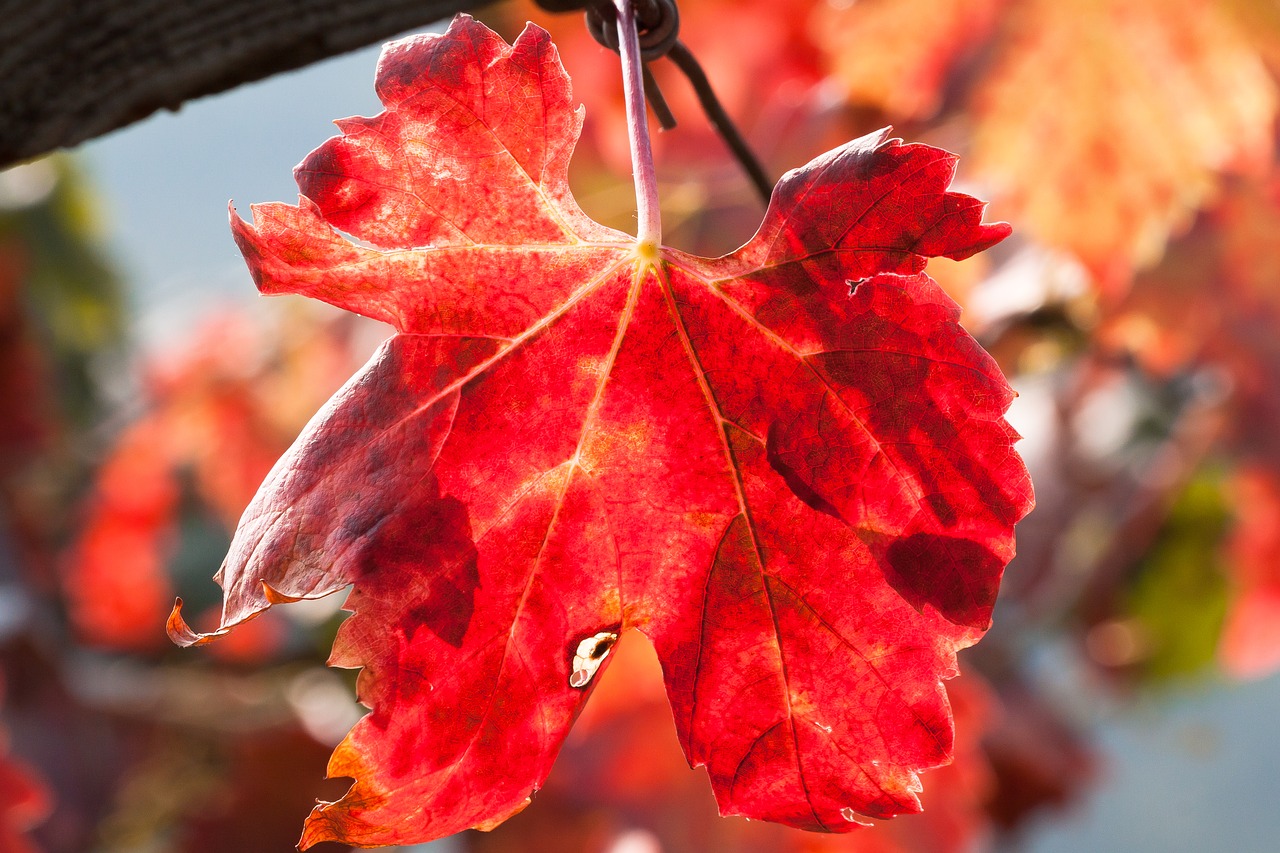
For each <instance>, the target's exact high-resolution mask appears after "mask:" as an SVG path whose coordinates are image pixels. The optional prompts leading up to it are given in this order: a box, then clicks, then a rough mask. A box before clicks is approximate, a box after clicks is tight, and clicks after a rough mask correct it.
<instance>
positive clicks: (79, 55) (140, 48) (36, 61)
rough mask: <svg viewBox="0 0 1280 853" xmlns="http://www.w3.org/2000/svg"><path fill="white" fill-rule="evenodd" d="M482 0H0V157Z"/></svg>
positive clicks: (79, 137) (60, 143)
mask: <svg viewBox="0 0 1280 853" xmlns="http://www.w3.org/2000/svg"><path fill="white" fill-rule="evenodd" d="M481 5H484V0H270V2H263V0H36V2H31V0H0V166H5V165H8V164H11V163H14V162H17V161H20V160H25V159H28V158H31V157H35V156H37V155H39V154H43V153H45V152H48V151H52V150H53V149H55V148H62V147H65V146H69V145H75V144H76V143H79V142H83V141H84V140H86V139H92V138H93V137H95V136H99V135H101V134H103V133H106V132H107V131H110V130H115V129H116V128H118V127H123V126H124V125H126V124H130V123H132V122H135V121H138V120H139V119H142V118H146V117H147V116H149V115H151V114H152V113H153V112H155V111H156V110H159V109H171V110H176V109H177V108H178V107H180V106H182V104H183V103H185V102H186V101H188V100H190V99H192V98H197V97H200V96H201V95H210V94H213V93H215V92H221V91H224V90H226V89H230V88H232V87H234V86H238V85H240V84H241V83H248V82H250V81H253V80H259V79H261V78H263V77H267V76H269V75H271V74H275V73H277V72H280V71H288V70H290V69H293V68H300V67H302V66H304V65H308V64H310V63H312V62H316V61H317V60H320V59H324V58H326V57H329V56H335V55H337V54H340V53H345V52H347V51H350V50H354V49H356V48H359V47H363V46H365V45H368V44H372V43H374V42H376V41H379V40H380V39H384V38H387V37H389V36H393V35H395V34H397V33H401V32H404V31H405V30H410V29H414V28H418V27H423V26H425V25H427V24H430V23H432V22H434V21H438V20H440V19H442V18H447V17H449V16H450V15H452V14H454V13H455V12H458V11H461V10H465V9H470V8H473V7H478V6H481Z"/></svg>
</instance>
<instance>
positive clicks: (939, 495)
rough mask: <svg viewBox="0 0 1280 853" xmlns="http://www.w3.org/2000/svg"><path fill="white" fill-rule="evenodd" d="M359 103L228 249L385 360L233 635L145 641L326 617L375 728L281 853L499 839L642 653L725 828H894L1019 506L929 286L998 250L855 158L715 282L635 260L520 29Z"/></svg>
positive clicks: (1007, 442)
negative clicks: (588, 704) (493, 832)
mask: <svg viewBox="0 0 1280 853" xmlns="http://www.w3.org/2000/svg"><path fill="white" fill-rule="evenodd" d="M377 88H378V92H379V95H380V96H381V98H382V101H383V103H384V104H385V106H386V111H385V112H383V113H382V114H380V115H379V116H377V117H374V118H371V119H368V118H354V119H345V120H343V121H341V122H339V127H340V128H341V129H342V131H343V135H342V136H340V137H336V138H334V139H331V140H330V141H329V142H327V143H325V144H324V145H323V146H321V147H320V148H319V149H317V150H316V151H315V152H313V153H312V154H311V155H309V156H308V157H307V158H306V159H305V160H304V161H303V163H302V164H301V165H300V166H299V167H298V169H297V178H298V182H299V186H300V188H301V190H302V197H301V198H300V200H299V204H298V206H296V207H295V206H291V205H284V204H267V205H257V206H255V207H254V224H253V225H249V224H246V223H245V222H243V221H242V220H241V219H240V218H239V217H236V216H234V215H233V217H232V228H233V231H234V233H235V236H236V239H237V241H238V243H239V244H240V246H241V249H242V251H243V252H244V255H245V257H246V259H247V261H248V264H249V267H250V269H251V271H252V273H253V275H254V278H255V280H256V281H257V283H258V286H259V288H260V289H261V290H262V291H263V292H264V293H300V294H304V295H308V296H312V297H315V298H318V299H322V300H324V301H326V302H330V303H332V304H334V305H338V306H340V307H343V308H347V309H349V310H352V311H355V312H357V313H361V314H364V315H367V316H370V317H374V318H377V319H380V320H383V321H385V322H387V323H389V324H391V325H392V326H393V327H394V328H395V330H396V332H397V334H396V335H394V336H393V337H392V338H391V339H389V340H388V341H387V342H386V343H385V344H383V346H382V347H381V348H380V349H379V350H378V351H377V353H375V354H374V356H373V358H372V360H371V361H370V362H369V363H368V365H366V366H365V368H364V369H363V370H362V371H360V372H359V373H358V374H357V375H356V376H355V377H354V378H353V379H352V380H351V381H350V382H349V383H348V384H347V386H346V387H345V388H344V389H342V390H341V391H340V392H338V394H337V395H336V396H335V397H334V398H333V399H332V400H331V401H330V402H329V404H328V405H327V406H326V407H325V408H324V409H323V410H322V411H321V412H320V413H319V414H318V415H317V416H316V417H315V419H313V421H312V422H311V424H310V425H309V426H308V428H307V429H306V430H305V431H304V433H303V435H302V436H301V437H300V438H299V439H298V441H297V442H296V443H295V445H294V446H293V448H292V449H291V450H290V451H289V452H288V453H287V454H286V455H285V456H284V457H283V458H282V459H281V461H280V462H279V463H278V464H277V465H276V467H275V468H274V469H273V471H272V473H271V474H270V475H269V476H268V478H267V480H266V482H265V483H264V485H263V487H262V489H261V490H260V491H259V493H258V495H257V497H256V498H255V499H254V501H253V503H252V504H251V505H250V507H249V508H248V510H247V511H246V512H245V515H244V517H243V518H242V520H241V523H240V527H239V530H238V532H237V534H236V538H235V541H234V542H233V544H232V546H231V553H230V555H229V556H228V558H227V561H226V563H225V564H224V566H223V568H222V571H221V572H220V574H219V581H220V583H221V584H222V586H223V588H224V591H225V595H226V601H225V607H224V613H223V620H222V627H221V628H220V629H219V630H218V631H216V632H214V633H213V634H206V635H199V634H196V633H195V632H194V631H192V630H191V629H190V628H189V627H188V626H187V625H186V624H185V623H184V622H183V621H182V618H181V614H180V612H179V610H177V609H175V612H174V614H173V616H172V617H171V620H170V629H171V634H172V635H173V636H174V637H175V639H176V640H178V641H179V642H181V643H184V644H195V643H201V642H205V641H207V640H209V639H212V638H213V637H214V636H217V635H218V634H220V633H224V632H225V631H226V630H228V629H229V628H230V627H231V626H233V625H235V624H237V623H239V622H242V621H243V620H245V619H247V618H250V617H251V616H253V615H255V614H257V613H259V612H261V611H262V610H263V609H265V608H266V607H268V606H270V605H272V604H275V603H280V602H284V601H290V600H296V599H299V598H311V597H317V596H322V595H327V594H329V593H332V592H335V591H337V590H339V589H342V588H343V587H345V586H347V585H351V586H352V591H351V594H350V598H349V600H348V602H347V607H348V609H350V610H352V611H354V615H353V616H352V617H350V618H349V619H348V620H347V621H346V622H345V623H344V625H343V626H342V629H341V631H340V632H339V634H338V637H337V639H336V641H335V645H334V651H333V655H332V658H331V663H333V664H335V665H338V666H349V667H356V666H359V667H363V671H362V673H361V676H360V682H359V692H360V697H361V699H362V701H363V702H365V704H367V705H368V706H369V707H370V708H371V712H370V714H369V715H368V716H367V717H366V718H365V719H364V720H363V721H361V722H360V723H359V724H358V725H357V726H356V727H355V728H354V729H353V730H352V732H351V733H350V734H349V735H348V737H347V738H346V740H344V741H343V743H342V744H341V745H340V746H339V747H338V749H337V751H336V752H335V754H334V756H333V759H332V761H331V762H330V766H329V772H330V774H331V775H343V776H352V777H354V778H355V780H356V782H355V784H354V786H353V787H352V789H351V790H350V791H349V792H348V794H347V795H346V796H345V797H343V798H342V799H341V800H340V801H338V802H337V803H325V804H321V805H320V806H318V807H317V808H316V810H315V811H314V812H313V813H312V816H311V818H310V820H309V821H308V823H307V827H306V830H305V832H304V835H303V839H302V843H303V846H304V847H305V846H308V845H311V844H313V843H316V842H318V841H321V840H325V839H335V840H340V841H342V842H344V843H348V844H358V845H365V846H371V845H377V844H393V843H411V842H416V841H421V840H425V839H430V838H435V837H439V836H443V835H447V834H450V833H453V832H456V831H458V830H461V829H465V828H467V827H471V826H480V827H488V826H492V825H494V824H495V823H497V822H498V821H501V820H503V819H505V818H506V817H508V816H510V815H511V814H513V813H515V812H516V811H519V810H520V809H522V808H523V807H524V806H525V805H526V804H527V802H528V799H529V797H530V796H531V795H532V794H533V792H534V791H536V790H537V789H538V787H539V786H540V785H541V784H542V782H543V780H544V779H545V777H546V775H547V773H548V772H549V770H550V768H551V764H552V761H553V760H554V757H555V755H556V753H557V751H558V750H559V748H560V744H561V743H562V741H563V739H564V737H565V735H566V733H567V732H568V729H569V727H570V725H571V724H572V721H573V719H574V718H575V716H576V715H577V713H578V711H579V709H580V708H581V706H582V703H583V702H584V701H585V700H586V698H587V696H588V695H589V694H590V692H591V689H592V687H593V686H594V684H595V683H596V682H597V681H598V680H599V679H601V678H603V677H607V671H606V670H607V666H608V653H609V650H610V649H611V647H612V643H613V641H614V639H615V638H616V636H617V635H620V634H622V633H623V632H625V631H627V630H629V629H632V628H636V629H639V630H641V631H643V632H644V633H645V634H646V635H647V636H648V637H649V638H650V639H651V640H652V642H653V644H654V647H655V648H656V650H657V652H658V655H659V658H660V660H661V662H662V666H663V673H664V679H665V683H666V689H667V694H668V697H669V699H670V701H671V704H672V708H673V710H674V713H675V720H676V728H677V731H678V733H679V737H680V741H681V745H682V746H683V748H684V752H685V755H686V756H687V758H688V759H689V761H690V762H691V763H693V764H695V765H705V766H706V767H707V769H708V772H709V773H710V776H711V781H712V786H713V788H714V790H715V793H716V797H717V800H718V802H719V805H720V808H721V811H722V812H724V813H726V814H744V815H748V816H751V817H755V818H763V819H768V820H775V821H780V822H783V823H787V824H790V825H792V826H797V827H802V828H807V829H820V830H830V831H847V830H849V829H851V828H853V827H855V826H856V825H857V823H858V821H860V820H862V817H861V816H864V815H865V816H871V817H889V816H892V815H894V814H897V813H901V812H908V811H916V810H918V809H919V804H918V800H917V797H916V794H917V792H918V791H919V789H920V783H919V780H918V776H917V772H918V771H920V770H922V769H926V768H929V767H933V766H936V765H938V764H941V763H943V762H945V761H946V760H947V759H948V757H949V755H950V750H951V743H952V726H951V715H950V710H949V707H948V704H947V700H946V695H945V692H944V690H943V688H942V684H941V679H943V678H949V677H951V676H953V675H954V674H955V672H956V665H955V652H956V650H957V649H959V648H961V647H963V646H966V645H969V644H971V643H973V642H974V641H975V640H977V639H978V637H979V636H981V634H982V633H983V632H984V631H985V629H986V627H987V626H988V624H989V623H990V616H991V608H992V605H993V603H994V601H995V596H996V592H997V588H998V584H999V579H1000V575H1001V572H1002V570H1003V567H1004V565H1005V563H1006V562H1007V561H1008V560H1009V558H1010V557H1011V556H1012V554H1013V542H1012V527H1013V524H1014V522H1015V521H1017V520H1018V519H1019V518H1020V517H1021V516H1022V515H1023V514H1024V513H1025V512H1026V511H1027V509H1028V508H1029V506H1030V503H1031V493H1030V486H1029V483H1028V480H1027V476H1026V471H1025V468H1024V467H1023V464H1022V462H1021V460H1020V459H1019V458H1018V457H1017V455H1016V454H1015V453H1014V452H1013V449H1012V444H1013V441H1014V440H1015V438H1016V436H1015V434H1014V433H1013V431H1012V429H1011V428H1010V427H1009V426H1008V424H1007V423H1005V421H1004V419H1003V413H1004V411H1005V409H1006V407H1007V406H1008V405H1009V402H1010V400H1011V399H1012V396H1013V394H1012V391H1011V390H1010V389H1009V387H1008V385H1007V384H1006V383H1005V381H1004V379H1003V377H1001V375H1000V373H999V371H998V370H997V368H996V366H995V364H994V362H993V361H992V360H991V359H990V358H989V357H988V356H987V355H986V354H985V353H984V352H983V351H982V350H981V348H980V347H979V346H978V345H977V344H976V343H975V342H974V341H973V339H972V338H970V337H969V336H968V334H966V333H965V332H964V331H963V330H962V329H961V328H960V327H959V326H958V325H957V323H956V319H957V316H958V309H957V308H956V306H955V304H954V303H952V302H951V300H950V299H948V298H947V297H946V296H945V295H944V294H943V293H942V292H941V291H940V290H939V289H938V287H937V286H936V285H935V284H934V282H933V281H932V280H931V279H929V278H928V276H926V275H924V274H923V272H922V270H923V268H924V265H925V261H926V259H927V258H928V257H931V256H938V255H941V256H946V257H951V258H955V259H960V258H963V257H966V256H968V255H971V254H973V253H974V252H977V251H980V250H982V249H984V248H986V247H988V246H990V245H992V244H993V243H995V242H998V241H999V240H1000V239H1002V238H1003V237H1004V236H1005V235H1006V234H1007V233H1008V227H1007V226H1005V225H983V224H981V221H980V219H981V213H982V205H981V203H980V202H978V201H976V200H975V199H972V198H969V197H967V196H963V195H959V194H956V193H950V192H947V186H948V184H949V182H950V180H951V178H952V175H953V171H954V166H955V159H954V157H953V156H951V155H949V154H947V153H945V152H942V151H939V150H937V149H933V148H929V147H927V146H921V145H904V144H901V143H900V142H899V141H898V140H893V139H889V138H888V137H887V134H885V133H883V132H882V133H877V134H872V135H870V136H867V137H864V138H862V139H860V140H857V141H855V142H852V143H849V144H847V145H845V146H843V147H841V148H838V149H836V150H834V151H831V152H829V153H828V154H826V155H823V156H822V157H819V158H818V159H816V160H814V161H813V162H811V163H809V164H808V165H807V166H805V167H803V168H801V169H797V170H795V171H792V172H790V173H788V174H787V175H786V176H784V178H783V179H782V180H781V181H780V182H779V184H778V186H777V188H776V189H775V191H774V194H773V200H772V203H771V205H770V207H769V210H768V212H767V213H766V216H765V220H764V223H763V224H762V226H761V228H760V230H759V232H758V233H757V234H756V236H755V237H754V238H752V240H750V241H749V242H748V243H747V244H746V245H745V246H743V247H742V248H741V249H739V250H738V251H736V252H734V253H732V254H730V255H727V256H725V257H723V258H718V259H715V260H707V259H703V258H697V257H693V256H690V255H687V254H684V253H682V252H679V251H676V250H674V249H668V248H662V249H656V248H655V247H651V246H645V245H637V243H636V241H635V239H634V238H632V237H629V236H627V235H626V234H623V233H620V232H617V231H613V230H611V229H607V228H604V227H603V226H600V225H598V224H596V223H594V222H593V221H591V220H590V219H589V218H587V217H586V216H585V215H584V214H583V213H582V212H581V210H580V209H579V208H578V206H577V204H576V203H575V201H574V199H573V197H572V194H571V192H570V189H569V185H568V180H567V166H568V161H569V156H570V153H571V150H572V148H573V144H574V141H575V139H576V138H577V134H578V132H579V129H580V125H581V121H582V113H581V111H580V110H575V109H574V107H573V102H572V98H571V95H570V90H569V81H568V78H567V77H566V76H565V74H564V72H563V70H562V69H561V68H560V65H559V62H558V59H557V56H556V51H555V49H554V47H553V46H552V45H551V43H550V41H549V39H548V37H547V36H546V34H545V33H544V32H542V31H541V30H539V29H537V28H535V27H530V28H528V29H526V30H525V32H524V33H523V34H522V35H521V36H520V38H519V39H518V40H517V41H516V42H515V44H514V45H513V46H508V45H507V44H505V43H504V42H502V41H501V40H500V39H499V38H497V37H496V36H495V35H494V34H492V33H491V32H489V31H488V30H486V29H485V28H483V27H481V26H480V25H478V24H476V23H475V22H473V21H471V19H469V18H466V17H461V18H459V19H457V20H456V21H455V22H454V24H453V26H452V27H451V28H450V29H449V31H448V32H447V33H445V34H444V35H442V36H434V35H433V36H420V37H413V38H409V39H405V40H403V41H400V42H396V43H394V44H391V45H389V46H388V47H387V48H386V50H385V51H384V54H383V57H382V60H381V62H380V65H379V69H378V79H377ZM339 229H341V231H344V232H346V233H347V234H349V235H351V236H352V237H354V238H356V241H357V242H353V241H351V240H348V239H347V237H345V236H344V235H343V234H342V233H340V232H339Z"/></svg>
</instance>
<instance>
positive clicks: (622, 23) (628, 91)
mask: <svg viewBox="0 0 1280 853" xmlns="http://www.w3.org/2000/svg"><path fill="white" fill-rule="evenodd" d="M614 2H615V5H616V6H617V9H618V53H619V55H620V56H621V57H622V88H623V94H624V95H625V97H626V101H627V135H628V138H629V140H630V142H631V172H632V177H633V180H634V181H635V185H636V220H637V223H636V239H637V240H638V241H639V243H640V249H641V252H642V253H643V254H646V255H648V254H653V253H656V250H657V247H658V246H659V245H661V243H662V214H661V212H660V210H659V207H658V177H657V173H656V172H655V171H654V168H653V146H652V145H651V144H650V142H649V123H648V117H647V116H646V114H645V100H644V74H643V70H642V68H641V59H640V36H639V33H638V31H637V28H636V17H635V8H634V4H633V2H632V0H614Z"/></svg>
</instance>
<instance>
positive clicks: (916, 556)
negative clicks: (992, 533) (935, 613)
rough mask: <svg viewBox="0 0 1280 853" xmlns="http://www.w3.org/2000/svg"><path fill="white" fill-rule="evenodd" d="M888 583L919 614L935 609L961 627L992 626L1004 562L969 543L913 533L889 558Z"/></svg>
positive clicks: (897, 542)
mask: <svg viewBox="0 0 1280 853" xmlns="http://www.w3.org/2000/svg"><path fill="white" fill-rule="evenodd" d="M885 563H886V566H885V579H886V580H888V581H889V583H890V584H891V585H892V586H893V588H894V589H895V590H897V591H898V594H899V595H901V596H902V597H903V598H905V599H906V600H907V601H908V602H910V603H911V606H913V607H915V608H916V609H917V610H921V609H923V608H924V605H925V604H932V605H933V606H934V607H936V608H937V609H938V610H939V611H940V612H941V613H942V615H943V616H945V617H946V618H947V619H950V620H951V621H952V622H955V623H956V624H957V625H968V626H971V627H974V628H982V629H985V628H987V627H989V626H990V625H991V610H992V608H993V607H994V606H995V593H996V590H997V589H998V581H999V577H1000V574H1001V572H1003V570H1004V561H1003V560H1001V559H1000V558H999V557H997V556H996V555H995V554H993V553H991V551H989V550H988V549H987V548H985V547H983V546H982V545H979V544H978V543H977V542H973V541H971V540H969V539H960V538H957V537H953V536H941V535H938V534H933V533H914V534H912V535H910V536H906V537H903V538H901V539H896V540H894V541H893V542H892V543H891V544H890V545H889V547H888V549H887V551H886V553H885Z"/></svg>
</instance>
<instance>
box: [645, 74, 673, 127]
mask: <svg viewBox="0 0 1280 853" xmlns="http://www.w3.org/2000/svg"><path fill="white" fill-rule="evenodd" d="M644 98H645V100H646V101H648V102H649V109H651V110H653V116H654V118H656V119H657V120H658V124H659V126H661V127H662V129H663V130H675V127H676V117H675V116H673V115H672V114H671V107H669V106H667V99H666V98H664V97H663V96H662V90H661V89H659V88H658V81H657V80H655V79H653V72H652V71H650V70H649V63H647V62H646V63H645V64H644Z"/></svg>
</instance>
